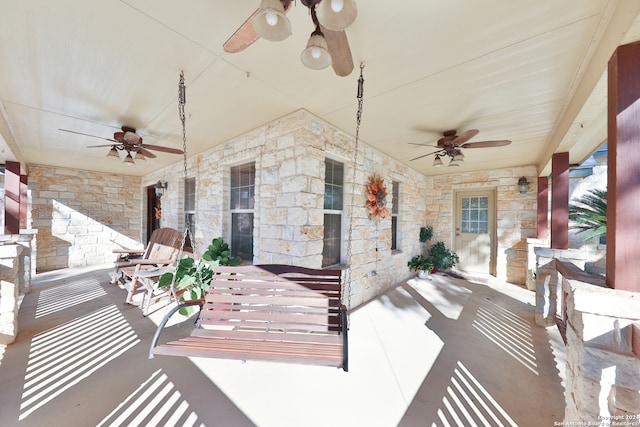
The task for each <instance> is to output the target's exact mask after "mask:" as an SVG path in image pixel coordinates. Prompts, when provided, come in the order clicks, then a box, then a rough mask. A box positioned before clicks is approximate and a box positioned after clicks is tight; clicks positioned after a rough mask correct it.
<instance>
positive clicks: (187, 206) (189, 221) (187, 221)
mask: <svg viewBox="0 0 640 427" xmlns="http://www.w3.org/2000/svg"><path fill="white" fill-rule="evenodd" d="M184 225H185V228H186V227H187V225H188V226H189V232H190V234H191V236H190V238H188V239H187V240H186V241H185V243H184V245H185V247H188V248H191V247H192V246H191V239H193V238H195V234H194V233H195V232H196V179H195V178H187V179H185V181H184Z"/></svg>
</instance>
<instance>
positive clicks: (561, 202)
mask: <svg viewBox="0 0 640 427" xmlns="http://www.w3.org/2000/svg"><path fill="white" fill-rule="evenodd" d="M551 248H552V249H568V248H569V153H556V154H554V155H553V157H552V158H551Z"/></svg>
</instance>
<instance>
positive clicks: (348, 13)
mask: <svg viewBox="0 0 640 427" xmlns="http://www.w3.org/2000/svg"><path fill="white" fill-rule="evenodd" d="M316 14H317V16H318V21H319V22H320V24H322V26H323V27H325V28H327V29H329V30H333V31H340V30H344V29H345V28H347V27H348V26H349V25H351V24H352V23H353V21H355V20H356V16H358V8H357V7H356V2H355V1H354V0H322V1H321V2H320V4H318V6H317V8H316Z"/></svg>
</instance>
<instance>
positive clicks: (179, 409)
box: [98, 369, 205, 427]
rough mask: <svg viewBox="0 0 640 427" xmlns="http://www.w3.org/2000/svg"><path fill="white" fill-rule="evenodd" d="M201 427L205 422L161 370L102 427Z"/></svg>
mask: <svg viewBox="0 0 640 427" xmlns="http://www.w3.org/2000/svg"><path fill="white" fill-rule="evenodd" d="M142 425H146V426H159V425H164V426H179V425H180V426H201V427H204V425H205V424H204V423H203V422H202V420H201V419H200V417H198V415H197V414H196V413H195V411H193V410H192V409H191V408H190V406H189V403H188V402H187V401H186V400H185V399H184V397H183V396H182V394H181V393H180V391H178V390H177V388H176V386H175V385H174V384H173V383H172V382H171V381H170V380H169V377H167V375H166V374H164V373H163V372H162V371H161V370H160V369H158V370H157V371H155V372H153V373H152V374H151V376H150V377H149V379H147V381H145V382H144V383H142V384H141V385H140V387H138V388H137V389H136V390H135V391H134V392H133V393H131V394H130V395H129V396H128V397H127V398H126V399H125V400H124V401H123V402H122V403H121V404H120V406H118V407H117V408H116V409H114V410H113V411H112V412H111V413H110V414H109V415H108V416H107V417H105V418H104V419H103V420H102V421H101V422H100V423H99V424H98V427H102V426H105V427H106V426H142Z"/></svg>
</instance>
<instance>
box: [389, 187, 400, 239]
mask: <svg viewBox="0 0 640 427" xmlns="http://www.w3.org/2000/svg"><path fill="white" fill-rule="evenodd" d="M391 197H392V199H393V207H392V208H391V250H392V251H396V250H398V212H399V211H400V183H399V182H397V181H393V184H392V186H391Z"/></svg>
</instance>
